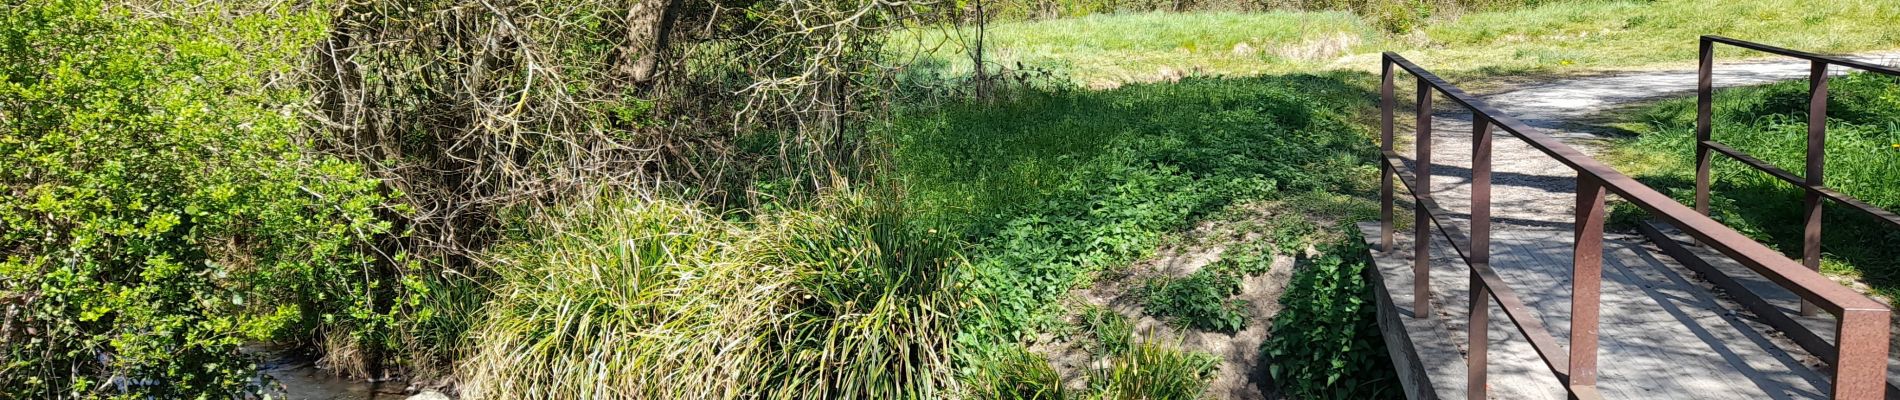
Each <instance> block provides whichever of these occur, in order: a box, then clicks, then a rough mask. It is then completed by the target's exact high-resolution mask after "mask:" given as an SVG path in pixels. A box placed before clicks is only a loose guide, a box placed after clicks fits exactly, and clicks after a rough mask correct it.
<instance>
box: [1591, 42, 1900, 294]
mask: <svg viewBox="0 0 1900 400" xmlns="http://www.w3.org/2000/svg"><path fill="white" fill-rule="evenodd" d="M1828 85H1829V87H1830V97H1829V99H1828V122H1827V124H1828V132H1827V147H1826V159H1825V161H1826V165H1825V171H1826V173H1825V174H1824V175H1823V177H1824V178H1825V184H1826V186H1828V187H1830V188H1833V189H1835V190H1838V191H1840V192H1842V193H1846V194H1848V195H1850V196H1854V197H1856V198H1859V199H1861V200H1863V201H1866V202H1867V203H1869V204H1872V205H1874V206H1876V207H1882V208H1885V209H1888V210H1896V209H1900V183H1896V181H1895V180H1894V179H1893V177H1894V176H1900V80H1897V79H1895V78H1892V77H1886V76H1881V75H1875V74H1853V75H1848V76H1840V77H1834V78H1832V79H1830V82H1829V83H1828ZM1807 99H1808V82H1806V81H1805V80H1801V81H1789V82H1782V83H1776V84H1770V85H1764V86H1758V87H1747V88H1735V89H1727V90H1721V91H1718V92H1716V97H1715V103H1714V115H1713V118H1712V122H1713V123H1714V126H1713V131H1712V132H1713V137H1714V139H1715V140H1716V141H1719V142H1722V143H1724V144H1728V145H1729V146H1732V147H1735V148H1736V149H1739V150H1742V151H1744V152H1747V153H1749V154H1752V155H1754V156H1755V157H1756V158H1759V159H1762V160H1764V161H1767V162H1768V163H1770V164H1773V165H1776V166H1778V167H1780V168H1782V169H1784V170H1788V171H1794V172H1796V173H1797V174H1799V173H1800V172H1801V171H1803V169H1804V168H1805V165H1806V157H1807V108H1808V101H1807ZM1636 118H1637V119H1639V120H1641V121H1645V122H1646V124H1644V125H1640V126H1636V127H1635V130H1636V131H1637V132H1638V133H1640V136H1638V137H1637V138H1635V139H1633V140H1627V141H1623V142H1619V143H1618V146H1617V148H1616V149H1615V151H1614V152H1612V156H1611V157H1610V159H1611V160H1612V161H1613V162H1615V163H1616V164H1617V166H1618V167H1619V168H1621V169H1625V170H1627V171H1630V172H1631V175H1633V176H1636V177H1637V179H1639V180H1642V181H1643V182H1645V183H1646V184H1649V185H1650V186H1652V187H1656V188H1658V189H1660V190H1663V191H1664V192H1665V193H1669V194H1670V195H1671V196H1672V197H1675V198H1676V199H1677V200H1678V201H1681V202H1683V203H1684V204H1693V201H1694V200H1693V199H1694V193H1695V192H1694V190H1693V187H1694V176H1695V175H1694V171H1695V159H1694V154H1695V147H1694V143H1695V141H1694V137H1695V100H1694V99H1693V98H1681V99H1673V100H1670V101H1666V102H1662V103H1659V104H1656V105H1654V106H1651V107H1650V108H1648V109H1644V110H1641V111H1639V112H1638V113H1637V114H1636ZM1714 159H1715V160H1717V161H1716V162H1715V163H1714V169H1713V179H1712V186H1713V190H1712V191H1711V200H1712V202H1711V204H1712V205H1713V207H1711V210H1712V211H1713V214H1714V216H1715V218H1716V220H1718V221H1722V223H1723V224H1726V225H1728V226H1729V227H1732V228H1735V229H1736V230H1737V231H1740V232H1742V233H1744V234H1747V235H1749V236H1750V237H1752V238H1755V239H1756V240H1759V241H1761V242H1763V243H1766V244H1768V245H1770V246H1772V247H1776V248H1779V249H1781V250H1783V251H1784V252H1786V253H1788V254H1789V255H1790V256H1791V257H1799V253H1800V251H1801V248H1802V240H1803V237H1802V235H1803V231H1802V226H1803V222H1802V221H1805V219H1804V218H1805V217H1804V214H1805V212H1806V211H1805V208H1804V207H1803V206H1802V200H1801V199H1802V196H1803V195H1804V193H1803V191H1801V190H1797V189H1795V188H1794V187H1793V186H1792V185H1788V184H1787V183H1786V182H1783V181H1781V180H1779V179H1776V178H1773V177H1770V176H1768V175H1766V174H1763V173H1760V172H1757V171H1755V170H1754V169H1753V168H1750V167H1748V166H1745V165H1743V164H1741V163H1738V162H1733V161H1732V160H1728V159H1727V158H1724V157H1722V156H1716V157H1715V158H1714ZM1613 211H1618V213H1617V214H1616V215H1614V216H1616V217H1619V218H1620V219H1625V220H1634V219H1640V218H1644V217H1645V216H1644V215H1643V213H1642V212H1641V210H1638V209H1635V208H1634V207H1626V208H1623V209H1619V210H1613ZM1822 226H1824V227H1825V228H1823V231H1822V236H1821V240H1822V243H1821V246H1822V248H1823V249H1824V253H1823V254H1822V264H1821V267H1822V271H1823V272H1827V273H1830V274H1836V275H1847V276H1858V277H1859V278H1861V279H1862V280H1864V281H1865V282H1866V283H1867V284H1869V285H1870V286H1872V287H1873V289H1874V290H1875V291H1876V292H1878V293H1880V294H1882V295H1886V296H1889V297H1892V296H1894V295H1900V261H1895V260H1900V248H1896V247H1894V246H1893V243H1896V242H1900V230H1896V229H1893V228H1892V227H1891V226H1889V225H1887V224H1885V223H1883V222H1879V221H1878V220H1875V219H1872V218H1868V217H1867V216H1866V215H1864V214H1862V213H1860V212H1859V211H1855V210H1852V209H1848V208H1845V207H1840V206H1838V205H1836V204H1832V202H1828V204H1827V207H1825V210H1824V211H1823V221H1822Z"/></svg>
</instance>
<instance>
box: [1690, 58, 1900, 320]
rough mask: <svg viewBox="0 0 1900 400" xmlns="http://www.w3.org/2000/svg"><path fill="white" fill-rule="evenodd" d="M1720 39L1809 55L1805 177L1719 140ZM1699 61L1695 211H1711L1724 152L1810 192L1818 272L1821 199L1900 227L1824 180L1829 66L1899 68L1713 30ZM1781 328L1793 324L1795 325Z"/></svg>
mask: <svg viewBox="0 0 1900 400" xmlns="http://www.w3.org/2000/svg"><path fill="white" fill-rule="evenodd" d="M1718 43H1719V44H1725V45H1730V46H1735V47H1740V48H1744V49H1750V50H1755V51H1760V52H1764V53H1769V54H1774V55H1779V56H1784V57H1792V58H1798V59H1803V60H1808V62H1809V71H1808V135H1807V139H1808V149H1807V159H1806V165H1805V167H1806V168H1804V174H1803V175H1804V176H1800V177H1797V176H1795V175H1794V174H1793V173H1790V172H1788V171H1786V170H1783V169H1781V168H1777V167H1775V166H1774V165H1772V164H1769V163H1767V162H1763V161H1762V160H1761V159H1758V158H1756V157H1753V156H1751V155H1749V154H1748V153H1745V152H1742V151H1741V150H1736V149H1735V148H1732V147H1729V146H1726V145H1723V144H1722V143H1720V142H1717V141H1715V140H1714V138H1713V137H1714V134H1713V131H1714V123H1713V120H1714V117H1713V116H1714V114H1715V107H1714V103H1715V91H1714V85H1713V82H1714V73H1715V71H1714V70H1715V45H1716V44H1718ZM1698 61H1699V62H1700V63H1699V64H1698V68H1697V69H1696V75H1697V85H1696V126H1695V134H1696V149H1695V157H1696V175H1695V207H1696V211H1698V212H1701V213H1702V214H1704V215H1707V214H1708V213H1709V211H1710V210H1709V197H1710V184H1711V181H1712V179H1713V178H1712V176H1711V173H1710V169H1711V168H1712V166H1711V164H1712V162H1713V159H1712V157H1711V155H1712V154H1721V155H1724V156H1728V157H1729V158H1733V159H1735V160H1736V161H1740V162H1741V163H1742V164H1744V165H1747V166H1749V167H1751V168H1754V169H1756V170H1758V171H1762V172H1765V173H1768V174H1769V175H1771V176H1774V177H1775V178H1777V179H1780V180H1782V181H1786V182H1788V183H1789V184H1792V185H1794V187H1796V188H1800V189H1802V190H1803V191H1805V192H1806V193H1805V194H1804V195H1803V196H1802V205H1803V207H1804V208H1805V210H1804V211H1805V213H1806V215H1805V218H1804V221H1803V227H1802V229H1803V231H1802V237H1801V265H1802V266H1805V267H1807V268H1808V269H1810V270H1815V271H1819V270H1820V269H1821V214H1822V212H1823V207H1822V199H1827V200H1833V201H1834V202H1836V203H1839V204H1841V205H1844V206H1846V207H1847V208H1849V209H1853V210H1856V211H1860V212H1862V213H1865V214H1867V215H1869V216H1872V217H1874V219H1877V220H1880V221H1884V222H1886V223H1888V224H1890V225H1893V226H1894V227H1900V215H1896V214H1894V213H1893V212H1891V211H1887V210H1884V209H1881V208H1880V207H1875V206H1873V205H1871V204H1867V203H1866V202H1863V201H1860V200H1859V199H1856V198H1854V197H1853V196H1848V195H1846V194H1843V193H1840V192H1837V191H1834V190H1832V189H1829V188H1828V187H1827V186H1826V184H1825V183H1824V180H1823V176H1824V173H1825V172H1826V171H1825V167H1826V164H1827V163H1826V159H1827V99H1828V82H1827V81H1828V78H1827V77H1828V66H1830V65H1839V66H1844V67H1849V68H1855V69H1860V70H1864V71H1868V72H1872V73H1878V74H1885V75H1890V76H1900V69H1895V68H1893V67H1887V66H1881V65H1875V64H1870V63H1865V62H1860V61H1855V60H1849V59H1845V58H1841V57H1835V56H1827V55H1820V54H1814V53H1809V52H1804V51H1799V50H1790V49H1785V48H1780V47H1775V46H1769V45H1765V44H1761V43H1755V42H1750V41H1745V40H1736V39H1730V38H1726V37H1721V36H1713V35H1708V36H1702V39H1701V42H1700V46H1699V48H1698ZM1816 313H1817V309H1816V307H1815V305H1814V304H1813V303H1811V302H1807V301H1803V302H1802V303H1801V315H1814V314H1816ZM1780 328H1783V329H1790V328H1792V327H1780Z"/></svg>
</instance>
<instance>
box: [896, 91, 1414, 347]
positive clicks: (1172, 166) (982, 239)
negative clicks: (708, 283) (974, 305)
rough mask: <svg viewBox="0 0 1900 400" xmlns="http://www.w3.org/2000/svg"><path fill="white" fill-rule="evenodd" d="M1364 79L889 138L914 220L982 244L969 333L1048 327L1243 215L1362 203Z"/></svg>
mask: <svg viewBox="0 0 1900 400" xmlns="http://www.w3.org/2000/svg"><path fill="white" fill-rule="evenodd" d="M1349 79H1364V77H1363V76H1360V75H1336V76H1312V75H1307V76H1284V77H1270V78H1268V77H1262V78H1247V79H1228V80H1218V79H1194V80H1188V81H1183V82H1182V83H1179V84H1165V85H1164V84H1156V85H1137V86H1130V87H1125V88H1122V89H1117V90H1113V91H1100V92H1095V91H1068V92H1058V93H1031V94H1025V95H1022V96H1021V97H1020V98H1019V99H1018V100H1016V101H1011V102H1006V103H1001V104H996V105H990V106H984V105H962V106H948V107H941V108H935V109H931V110H926V111H920V112H918V113H917V114H913V115H911V116H908V117H906V118H905V119H904V120H903V121H904V122H905V124H904V125H900V126H898V127H897V128H898V130H897V131H896V132H894V133H893V135H894V139H895V142H896V143H897V145H898V148H897V154H896V156H895V162H896V165H897V175H898V177H899V179H900V180H901V181H902V182H903V183H904V184H905V187H906V188H907V190H908V193H909V201H911V203H912V206H911V207H912V208H913V209H916V210H919V213H920V216H921V217H922V218H924V219H926V220H929V221H932V222H931V223H932V224H933V225H936V226H943V227H945V229H947V230H948V231H949V233H951V234H955V235H959V236H962V237H966V238H969V239H970V240H971V241H972V242H976V243H978V245H977V247H978V249H977V250H975V252H974V253H973V254H972V257H973V263H974V265H973V266H972V268H970V269H969V270H968V271H967V272H968V273H969V274H971V276H969V277H968V278H966V279H965V283H967V284H969V285H971V289H972V290H973V291H974V293H975V294H976V297H978V298H983V299H986V301H985V302H984V304H981V305H980V306H981V307H982V308H984V309H983V310H979V311H977V314H978V315H983V316H985V317H984V318H977V319H976V321H972V322H973V323H974V324H975V326H966V328H972V329H974V330H979V331H988V330H993V331H994V332H995V333H998V334H1001V335H1004V336H1015V335H1018V334H1022V333H1024V332H1026V331H1025V329H1028V328H1032V327H1033V326H1038V325H1043V324H1046V323H1047V322H1049V321H1050V320H1051V317H1052V316H1053V313H1052V312H1051V311H1052V308H1051V307H1052V306H1051V304H1053V300H1055V299H1057V298H1059V297H1060V296H1063V295H1065V294H1066V293H1067V292H1068V291H1069V290H1070V289H1072V288H1074V287H1076V286H1077V285H1080V284H1083V283H1085V282H1087V281H1088V279H1089V278H1090V274H1091V273H1092V272H1093V271H1098V270H1101V269H1104V268H1109V267H1111V266H1116V265H1121V264H1123V263H1126V262H1128V261H1133V260H1134V259H1136V258H1139V257H1141V256H1144V255H1146V254H1147V253H1148V252H1151V251H1153V248H1154V247H1155V245H1156V244H1157V243H1158V241H1159V240H1160V238H1161V237H1163V236H1164V235H1166V234H1168V233H1171V232H1173V231H1175V230H1177V229H1179V228H1182V227H1184V226H1186V225H1187V224H1188V223H1190V222H1192V221H1193V220H1195V219H1196V218H1197V217H1199V216H1201V215H1204V214H1206V213H1207V212H1209V211H1213V210H1216V209H1218V208H1220V207H1221V206H1223V205H1225V204H1229V203H1231V202H1233V201H1236V200H1238V199H1245V198H1261V197H1264V196H1267V195H1269V194H1272V193H1276V192H1293V193H1298V192H1306V191H1331V192H1342V193H1362V194H1367V193H1370V190H1371V187H1370V184H1368V182H1369V181H1370V180H1371V177H1372V176H1373V175H1374V174H1375V173H1376V172H1375V169H1373V168H1372V167H1371V156H1372V148H1371V147H1370V146H1368V145H1367V144H1368V143H1369V140H1370V137H1369V133H1367V131H1366V130H1365V129H1364V128H1363V127H1361V126H1359V125H1357V124H1354V123H1352V122H1350V121H1351V119H1352V118H1356V115H1357V113H1359V112H1362V111H1363V110H1364V109H1363V108H1364V107H1365V106H1366V105H1367V104H1369V99H1368V95H1367V94H1366V93H1364V92H1363V91H1360V90H1359V89H1356V88H1355V87H1354V85H1352V84H1349V83H1346V80H1349Z"/></svg>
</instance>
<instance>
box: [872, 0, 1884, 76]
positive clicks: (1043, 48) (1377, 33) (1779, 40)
mask: <svg viewBox="0 0 1900 400" xmlns="http://www.w3.org/2000/svg"><path fill="white" fill-rule="evenodd" d="M1437 18H1438V19H1436V20H1433V21H1431V22H1429V23H1425V24H1423V28H1422V29H1421V30H1419V31H1417V32H1416V33H1402V34H1389V33H1385V32H1384V31H1382V30H1380V29H1379V28H1377V26H1378V24H1379V23H1378V22H1377V21H1374V20H1372V19H1369V18H1366V17H1361V16H1357V15H1353V14H1350V13H1343V12H1302V11H1276V12H1260V13H1232V12H1204V13H1134V14H1097V15H1089V16H1085V17H1080V18H1068V19H1056V20H1044V21H1016V22H1001V23H995V24H992V25H991V27H990V30H989V40H988V42H987V43H988V46H989V50H988V51H989V55H990V59H991V60H992V65H994V66H997V67H1002V68H1007V69H1016V68H1019V65H1020V66H1021V67H1027V68H1031V69H1046V70H1051V71H1054V72H1056V75H1057V76H1058V77H1061V78H1063V79H1068V80H1072V81H1074V82H1075V83H1077V84H1080V85H1084V86H1089V87H1112V86H1113V85H1114V84H1117V83H1126V82H1152V81H1161V80H1169V79H1171V77H1172V76H1175V75H1193V74H1202V75H1226V76H1249V75H1263V74H1285V73H1298V72H1313V71H1321V70H1328V69H1350V70H1358V71H1374V70H1376V69H1377V68H1378V65H1379V56H1378V54H1379V52H1381V51H1396V52H1399V53H1401V54H1403V55H1405V56H1406V57H1407V58H1410V59H1412V60H1413V61H1417V62H1419V63H1420V64H1421V65H1425V66H1427V67H1428V68H1432V69H1433V70H1434V71H1436V72H1439V73H1440V74H1441V75H1445V76H1447V77H1452V78H1460V79H1470V78H1478V77H1499V76H1545V75H1551V74H1566V73H1580V72H1585V71H1593V70H1605V69H1618V68H1629V67H1638V66H1649V65H1658V64H1674V65H1687V64H1689V63H1692V62H1694V60H1695V55H1696V53H1695V52H1696V40H1697V39H1696V38H1697V37H1698V36H1700V35H1704V34H1717V35H1725V36H1730V37H1734V38H1738V39H1746V40H1753V41H1759V42H1762V43H1769V44H1774V45H1779V46H1783V47H1789V48H1796V49H1803V50H1808V51H1815V52H1823V53H1827V52H1849V51H1861V50H1872V49H1891V48H1900V31H1896V30H1894V29H1891V27H1890V25H1891V21H1895V20H1900V2H1895V1H1890V0H1843V1H1835V2H1828V3H1827V6H1826V7H1816V6H1812V4H1811V2H1808V1H1802V0H1753V1H1721V0H1657V1H1637V0H1626V1H1552V2H1545V3H1544V4H1540V5H1537V6H1532V7H1524V8H1516V9H1509V10H1504V11H1486V12H1472V13H1465V14H1462V15H1454V16H1439V17H1437ZM962 35H963V37H964V40H967V39H968V38H970V37H973V36H972V35H974V30H973V29H968V28H966V29H965V30H964V32H962ZM898 38H899V40H897V42H898V47H899V49H901V50H918V49H922V50H924V51H923V53H924V57H923V59H924V60H923V62H919V63H917V64H916V65H915V66H917V67H921V68H916V69H915V70H914V71H912V72H913V73H918V74H929V73H931V72H937V73H946V72H947V73H956V74H959V75H958V76H961V75H967V74H968V72H969V71H970V70H971V68H970V66H969V57H968V56H967V55H964V54H962V53H961V52H960V51H961V50H958V49H960V47H957V46H956V45H955V44H956V43H959V42H958V41H957V40H955V39H954V38H955V35H953V34H951V33H949V32H947V31H946V30H945V29H918V30H913V31H910V32H905V33H902V34H900V35H899V36H898ZM1242 43H1244V44H1246V48H1247V49H1251V50H1249V51H1241V52H1236V51H1235V47H1236V45H1239V44H1242ZM1243 50H1246V49H1243ZM1718 57H1720V58H1723V59H1736V58H1741V57H1760V54H1759V53H1752V52H1749V51H1746V50H1740V49H1734V48H1728V49H1722V50H1721V51H1720V53H1718ZM1164 69H1165V70H1166V71H1173V72H1172V73H1168V72H1166V71H1164Z"/></svg>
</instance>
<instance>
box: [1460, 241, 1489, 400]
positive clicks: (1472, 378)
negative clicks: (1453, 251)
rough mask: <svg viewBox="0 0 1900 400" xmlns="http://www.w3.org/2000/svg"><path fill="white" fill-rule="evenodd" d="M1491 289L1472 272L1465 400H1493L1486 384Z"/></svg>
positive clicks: (1467, 322) (1467, 333)
mask: <svg viewBox="0 0 1900 400" xmlns="http://www.w3.org/2000/svg"><path fill="white" fill-rule="evenodd" d="M1490 314H1491V288H1490V287H1488V286H1485V285H1484V279H1483V278H1481V277H1479V276H1478V272H1477V271H1471V312H1470V313H1469V317H1468V319H1466V321H1465V341H1466V342H1469V347H1470V351H1467V352H1466V353H1465V372H1466V374H1465V397H1466V398H1468V399H1470V400H1484V399H1487V398H1489V397H1490V385H1488V384H1487V382H1488V381H1489V379H1488V378H1487V376H1486V375H1487V374H1486V372H1487V371H1486V369H1487V368H1488V366H1489V365H1490V358H1491V355H1490V351H1489V350H1488V349H1489V348H1490V346H1491V315H1490Z"/></svg>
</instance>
